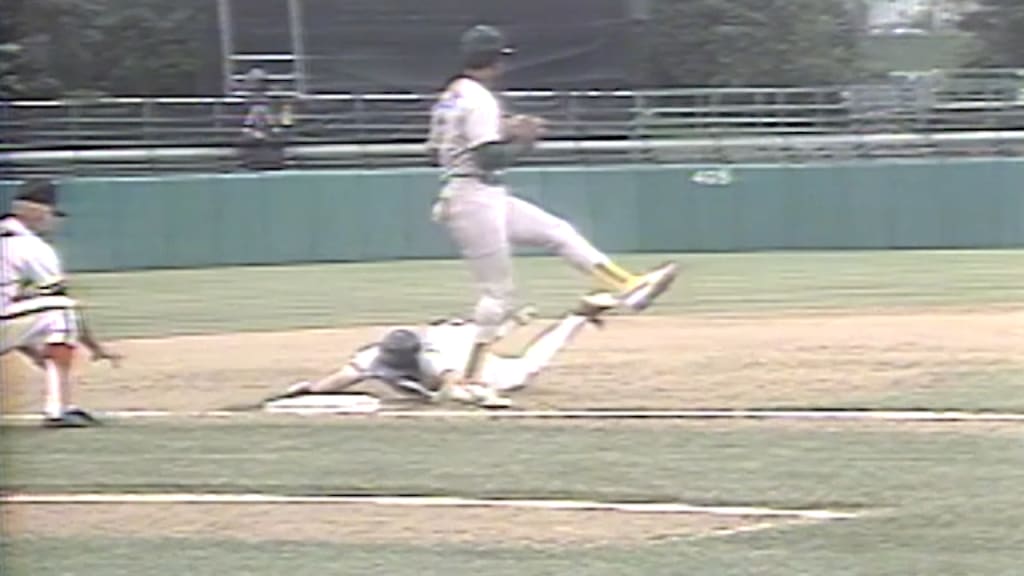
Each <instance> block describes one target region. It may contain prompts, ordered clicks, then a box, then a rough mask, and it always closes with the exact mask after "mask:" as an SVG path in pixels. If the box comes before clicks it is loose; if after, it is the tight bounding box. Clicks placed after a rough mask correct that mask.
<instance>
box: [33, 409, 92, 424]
mask: <svg viewBox="0 0 1024 576" xmlns="http://www.w3.org/2000/svg"><path fill="white" fill-rule="evenodd" d="M100 424H101V422H100V421H99V420H97V419H96V418H95V417H93V415H92V414H89V413H88V412H86V411H85V410H82V409H81V408H69V409H67V410H65V411H64V413H63V414H61V415H60V416H47V417H46V418H44V419H43V428H87V427H89V426H99V425H100Z"/></svg>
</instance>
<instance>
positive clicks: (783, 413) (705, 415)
mask: <svg viewBox="0 0 1024 576" xmlns="http://www.w3.org/2000/svg"><path fill="white" fill-rule="evenodd" d="M97 414H98V415H99V416H100V417H101V418H107V419H113V420H130V419H147V418H233V417H240V416H245V415H249V416H251V415H253V414H254V413H242V412H232V411H226V410H208V411H182V412H175V411H169V410H114V411H109V412H99V413H97ZM255 414H260V413H259V412H256V413H255ZM339 414H340V415H353V414H350V413H344V412H330V411H325V412H318V413H317V414H315V415H339ZM307 415H314V414H308V413H307ZM354 415H360V416H370V417H376V418H406V419H478V420H488V419H502V420H516V419H520V420H541V419H577V420H601V419H606V420H607V419H652V420H656V419H661V420H804V421H808V420H811V421H813V420H820V421H886V422H1024V413H1012V412H1011V413H1006V412H1002V413H1001V412H963V411H927V410H490V411H489V410H388V409H383V410H379V411H376V412H370V413H362V412H359V413H355V414H354ZM40 419H41V417H40V416H39V415H37V414H7V415H4V416H3V417H2V419H0V421H8V422H37V421H39V420H40Z"/></svg>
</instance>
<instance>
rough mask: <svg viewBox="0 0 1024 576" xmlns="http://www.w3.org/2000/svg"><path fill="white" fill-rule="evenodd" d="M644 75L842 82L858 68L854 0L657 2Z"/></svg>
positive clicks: (696, 81)
mask: <svg viewBox="0 0 1024 576" xmlns="http://www.w3.org/2000/svg"><path fill="white" fill-rule="evenodd" d="M652 1H653V2H654V9H653V13H652V16H653V17H652V19H651V20H650V22H649V24H648V28H649V30H648V32H649V34H648V38H649V43H648V44H647V46H646V47H645V51H646V54H647V57H646V60H647V66H646V71H647V74H646V77H647V80H648V81H649V82H650V83H653V84H659V85H676V86H744V85H746V86H749V85H762V86H797V85H815V84H828V83H837V82H843V81H846V80H849V79H851V78H852V77H853V76H855V75H856V74H857V72H858V70H859V61H858V58H859V56H858V41H859V38H860V36H861V32H862V30H861V26H862V22H861V21H862V19H863V15H862V14H861V13H860V12H859V10H858V9H859V8H862V5H861V4H859V3H858V2H856V1H852V0H761V1H759V2H750V1H749V0H652Z"/></svg>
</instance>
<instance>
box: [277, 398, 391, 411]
mask: <svg viewBox="0 0 1024 576" xmlns="http://www.w3.org/2000/svg"><path fill="white" fill-rule="evenodd" d="M380 405H381V403H380V399H379V398H376V397H373V396H370V395H368V394H310V395H307V396H299V397H298V398H286V399H284V400H275V401H273V402H268V403H267V404H266V405H265V406H264V407H263V411H264V412H270V413H274V414H373V413H374V412H377V411H378V410H380Z"/></svg>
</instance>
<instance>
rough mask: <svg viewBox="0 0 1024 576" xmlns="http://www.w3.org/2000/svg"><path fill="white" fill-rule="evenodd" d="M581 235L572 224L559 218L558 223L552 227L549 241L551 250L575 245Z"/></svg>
mask: <svg viewBox="0 0 1024 576" xmlns="http://www.w3.org/2000/svg"><path fill="white" fill-rule="evenodd" d="M579 235H580V234H579V232H577V231H576V228H575V227H574V226H573V225H572V224H570V223H569V222H567V221H565V220H562V219H561V218H559V219H558V222H557V223H556V224H554V226H552V227H551V230H550V232H549V234H548V239H547V241H548V244H549V245H550V247H551V248H555V249H557V250H560V249H562V248H564V247H567V246H571V245H573V243H574V242H575V240H576V238H577V237H578V236H579Z"/></svg>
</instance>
